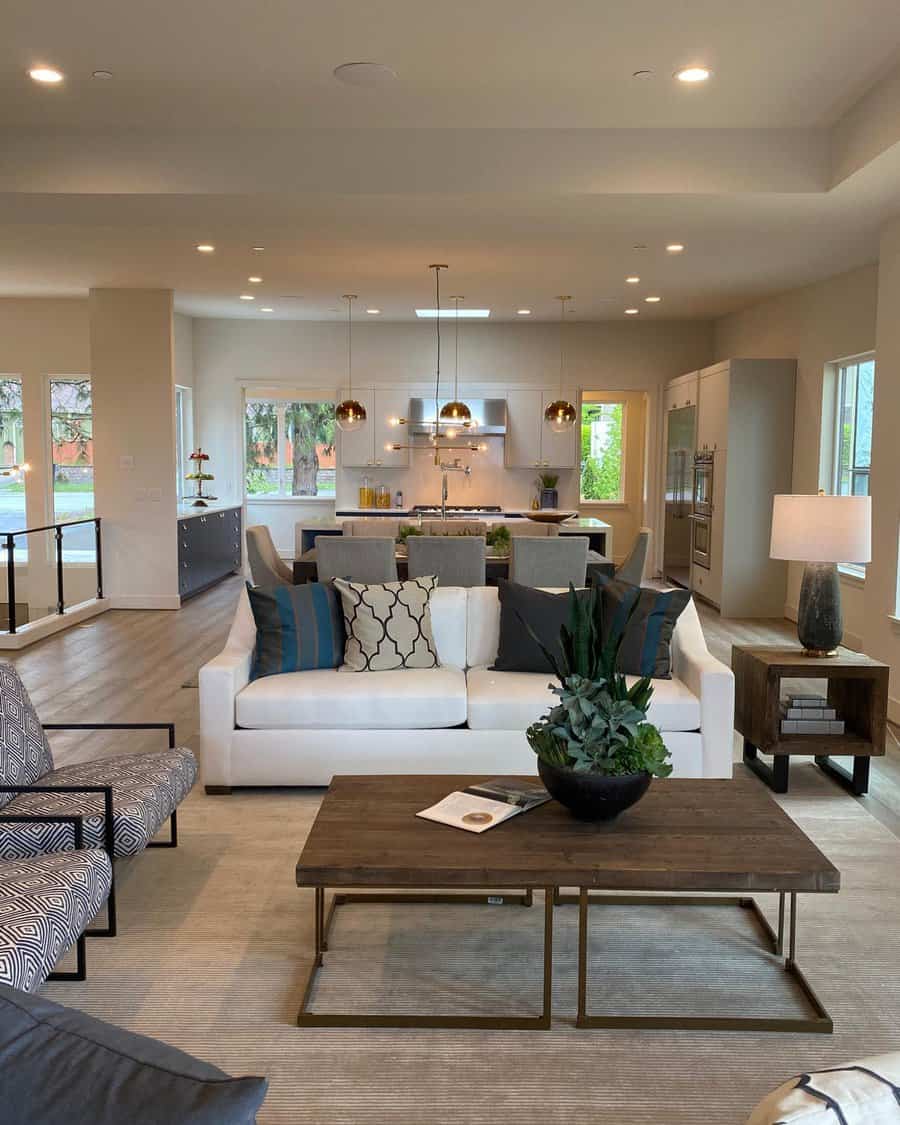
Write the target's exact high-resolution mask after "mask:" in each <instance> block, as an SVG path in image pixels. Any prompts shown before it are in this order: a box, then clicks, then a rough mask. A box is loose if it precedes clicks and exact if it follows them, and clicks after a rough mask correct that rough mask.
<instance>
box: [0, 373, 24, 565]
mask: <svg viewBox="0 0 900 1125" xmlns="http://www.w3.org/2000/svg"><path fill="white" fill-rule="evenodd" d="M0 440H2V442H3V465H2V467H0V473H2V474H4V475H2V476H0V531H20V530H21V529H22V528H23V527H27V526H28V523H27V520H26V518H25V482H24V480H23V479H22V474H21V473H16V472H11V471H10V470H11V469H12V466H14V465H21V464H23V463H24V461H25V451H24V448H23V438H22V384H21V383H20V382H19V380H18V379H14V378H11V377H10V376H4V377H0ZM6 474H8V475H6ZM26 548H27V543H26V536H24V535H23V536H22V537H21V539H20V540H19V542H17V543H16V554H17V555H18V554H19V552H20V551H23V550H25V549H26Z"/></svg>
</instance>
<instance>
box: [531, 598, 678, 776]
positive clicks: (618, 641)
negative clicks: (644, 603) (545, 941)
mask: <svg viewBox="0 0 900 1125" xmlns="http://www.w3.org/2000/svg"><path fill="white" fill-rule="evenodd" d="M636 608H637V595H635V597H634V599H633V601H632V605H631V607H630V610H629V613H628V617H627V618H626V620H625V622H624V623H623V624H622V625H621V626H618V627H612V628H611V629H610V630H609V636H608V637H607V639H606V642H605V643H604V640H603V631H604V630H603V601H602V597H601V595H600V592H599V589H598V588H597V587H593V588H592V589H591V593H590V596H589V597H588V598H584V597H579V596H578V595H577V594H576V593H575V589H574V587H572V586H570V587H569V623H568V626H565V625H564V626H563V627H562V628H561V629H560V651H561V659H557V657H556V656H555V655H554V654H553V653H552V652H550V651H549V649H547V648H546V647H545V646H544V645H543V644H541V642H540V640H539V639H538V638H537V636H536V635H535V634H534V632H533V631H532V630H531V628H530V626H529V625H528V623H527V622H526V621H525V620H524V618H523V619H522V621H523V624H524V625H525V627H526V629H528V631H529V632H530V633H531V636H532V638H533V639H534V640H535V641H536V642H537V643H538V644H539V645H540V647H541V649H542V651H543V653H544V655H545V656H546V658H547V660H548V661H549V662H550V666H551V667H552V668H553V670H554V672H555V673H556V676H557V678H558V679H559V686H556V685H551V691H552V692H553V694H554V695H555V696H556V697H557V699H558V702H557V703H556V704H555V705H554V706H553V707H551V708H550V710H549V711H548V712H547V714H546V715H543V716H542V717H541V719H540V720H539V721H538V722H537V723H533V724H532V725H531V726H530V727H529V728H528V730H527V731H526V735H527V738H528V742H529V744H530V745H531V748H532V749H533V750H534V752H535V753H536V754H537V755H538V757H539V758H541V759H542V760H543V761H545V762H547V763H548V764H550V765H553V766H561V767H567V768H569V769H573V770H577V771H579V772H591V773H600V774H607V775H621V774H626V773H641V772H647V773H650V774H652V775H654V776H656V777H667V776H668V775H669V774H670V773H671V772H672V767H671V765H669V763H668V762H667V758H668V757H669V751H668V750H667V749H666V746H665V743H664V742H663V740H662V736H661V735H660V733H659V731H658V730H657V728H656V727H655V726H653V724H652V723H648V722H647V708H648V706H649V704H650V698H651V696H652V695H653V684H652V683H651V681H650V679H649V678H648V677H646V676H644V677H642V678H641V679H639V680H636V681H635V683H634V684H632V686H631V687H629V686H628V682H627V680H626V678H625V676H623V675H622V674H621V673H620V672H619V671H617V669H616V662H617V659H618V655H619V649H620V648H621V647H622V640H623V638H624V636H625V631H626V629H627V627H628V621H629V620H630V619H631V615H632V614H633V613H634V611H635V609H636Z"/></svg>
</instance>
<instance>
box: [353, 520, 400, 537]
mask: <svg viewBox="0 0 900 1125" xmlns="http://www.w3.org/2000/svg"><path fill="white" fill-rule="evenodd" d="M405 522H408V521H405ZM341 532H342V533H343V534H344V535H355V536H356V537H357V538H358V539H361V538H371V539H387V537H388V536H393V538H394V539H396V538H397V536H398V535H399V534H400V520H394V519H390V518H389V517H387V516H372V517H371V519H365V518H363V519H361V520H344V522H343V523H342V524H341Z"/></svg>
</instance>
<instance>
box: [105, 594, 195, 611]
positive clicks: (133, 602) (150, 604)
mask: <svg viewBox="0 0 900 1125" xmlns="http://www.w3.org/2000/svg"><path fill="white" fill-rule="evenodd" d="M109 603H110V609H181V598H180V596H179V595H178V594H149V595H143V596H141V595H133V594H128V595H121V594H120V595H117V596H114V597H111V598H110V599H109Z"/></svg>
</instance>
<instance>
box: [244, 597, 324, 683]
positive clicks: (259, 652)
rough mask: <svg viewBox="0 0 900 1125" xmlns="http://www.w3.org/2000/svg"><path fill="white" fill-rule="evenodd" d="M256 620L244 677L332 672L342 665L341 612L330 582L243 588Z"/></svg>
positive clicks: (256, 677) (255, 678) (257, 677)
mask: <svg viewBox="0 0 900 1125" xmlns="http://www.w3.org/2000/svg"><path fill="white" fill-rule="evenodd" d="M247 593H248V595H249V597H250V606H251V608H252V610H253V616H254V618H255V619H256V655H255V657H254V660H253V671H252V672H251V674H250V678H251V679H253V680H257V679H259V678H260V676H275V675H277V674H278V673H279V672H311V671H312V670H313V669H315V668H337V667H338V666H339V665H340V664H343V662H344V614H343V610H342V609H341V599H340V598H339V597H338V595H337V593H336V592H335V590H334V587H333V586H332V585H331V583H330V582H307V583H305V584H304V585H301V586H250V585H249V583H248V585H247Z"/></svg>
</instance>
